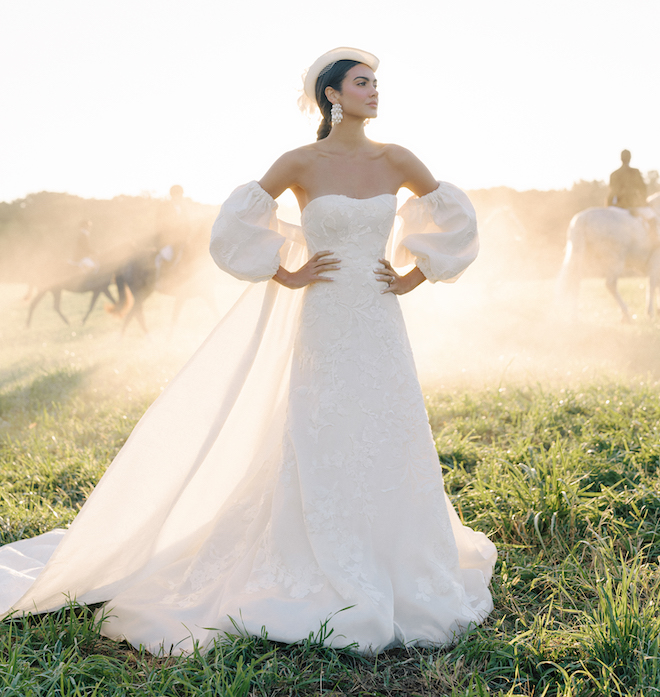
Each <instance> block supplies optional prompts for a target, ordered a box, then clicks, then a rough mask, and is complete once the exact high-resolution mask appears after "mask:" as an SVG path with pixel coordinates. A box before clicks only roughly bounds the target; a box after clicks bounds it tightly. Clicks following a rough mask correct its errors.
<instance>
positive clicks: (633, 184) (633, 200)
mask: <svg viewBox="0 0 660 697" xmlns="http://www.w3.org/2000/svg"><path fill="white" fill-rule="evenodd" d="M621 163H622V164H621V167H619V169H617V170H615V171H614V172H612V174H611V175H610V188H609V191H608V194H607V205H608V206H617V207H618V208H627V209H628V210H629V211H631V212H632V213H633V214H634V211H633V210H632V209H634V208H641V207H643V206H646V184H645V183H644V179H643V177H642V174H641V172H640V171H639V170H638V169H635V168H634V167H631V166H630V150H624V151H623V152H622V153H621Z"/></svg>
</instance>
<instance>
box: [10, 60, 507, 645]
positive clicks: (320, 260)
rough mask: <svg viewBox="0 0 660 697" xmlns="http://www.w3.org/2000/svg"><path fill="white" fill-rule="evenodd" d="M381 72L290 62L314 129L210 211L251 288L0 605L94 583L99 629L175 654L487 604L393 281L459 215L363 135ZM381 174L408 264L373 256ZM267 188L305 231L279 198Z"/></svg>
mask: <svg viewBox="0 0 660 697" xmlns="http://www.w3.org/2000/svg"><path fill="white" fill-rule="evenodd" d="M377 67H378V61H377V59H376V58H375V57H374V56H372V55H371V54H368V53H366V52H364V51H358V50H356V49H346V48H340V49H334V50H333V51H330V52H329V53H327V54H324V56H322V57H321V58H319V60H317V61H316V63H315V64H314V65H313V66H312V67H311V68H310V70H309V71H308V73H307V76H306V79H305V92H306V94H307V96H308V97H310V98H315V99H316V100H317V103H318V105H319V107H320V109H321V112H322V114H323V123H322V124H321V128H320V129H319V140H318V141H317V142H316V143H314V144H312V145H309V146H305V147H302V148H299V149H298V150H294V151H293V152H290V153H287V154H285V155H284V156H282V157H281V158H280V159H279V160H278V161H277V162H276V163H275V164H274V165H273V167H272V168H271V169H270V170H269V171H268V173H267V174H266V175H265V176H264V178H263V179H262V180H261V181H260V182H259V183H257V182H252V183H250V184H248V185H246V186H243V187H240V188H239V189H237V190H236V191H235V192H234V193H233V194H232V195H231V196H230V198H229V199H228V200H227V201H226V202H225V204H224V205H223V206H222V209H221V211H220V214H219V216H218V219H217V220H216V223H215V225H214V228H213V235H212V240H211V252H212V254H213V256H214V259H215V260H216V262H217V263H218V265H219V266H220V267H221V268H223V269H225V270H227V271H228V272H230V273H232V274H233V275H234V276H236V277H238V278H243V279H246V280H250V281H253V282H255V283H254V285H253V286H252V288H251V289H250V291H248V292H246V293H245V294H244V296H243V298H242V299H241V300H240V301H239V303H237V305H236V306H235V308H234V309H233V310H232V311H231V312H230V313H229V315H228V316H227V317H226V318H225V319H224V320H223V322H222V323H221V324H220V326H219V327H218V328H217V329H216V330H215V331H214V333H213V334H212V335H211V336H210V337H209V339H208V340H207V341H206V342H205V344H204V345H203V346H202V347H201V348H200V349H199V351H198V352H197V353H196V354H195V356H194V357H193V358H192V359H191V361H190V362H189V363H188V364H187V365H186V366H185V367H184V369H183V370H182V371H181V372H180V373H179V375H178V376H177V378H176V379H175V381H174V382H173V383H172V385H171V386H170V387H169V388H168V390H167V391H166V392H165V393H164V394H163V395H162V396H161V397H160V398H159V399H158V400H157V401H156V402H155V403H154V405H152V407H151V408H150V409H149V411H148V412H147V414H146V415H145V416H144V417H143V419H142V420H141V422H140V423H139V424H138V426H137V427H136V428H135V430H134V432H133V434H132V435H131V438H130V439H129V441H128V442H127V444H126V445H125V447H124V448H123V449H122V451H121V452H120V453H119V455H118V456H117V458H116V459H115V461H114V462H113V464H112V465H111V467H110V468H109V469H108V472H107V473H106V475H105V476H104V477H103V479H102V480H101V482H100V483H99V485H98V486H97V488H96V489H95V491H94V493H93V494H92V496H91V497H90V499H89V501H88V502H87V504H86V505H85V506H84V508H83V509H82V511H81V512H80V514H79V515H78V517H77V518H76V520H75V521H74V523H73V525H72V526H71V528H70V529H69V531H68V532H67V534H66V535H65V536H64V538H63V539H62V541H61V542H60V543H59V545H58V547H57V550H56V552H55V553H54V554H53V555H52V558H51V559H50V562H49V563H48V565H47V566H46V568H45V570H44V572H43V573H42V574H41V575H40V576H39V577H38V579H37V580H36V581H35V582H34V583H31V581H30V580H27V581H26V584H27V585H29V588H28V589H27V592H26V593H25V595H23V597H22V598H20V600H15V601H12V602H11V603H9V604H7V602H6V600H5V606H6V607H8V606H9V605H12V606H13V607H14V609H15V610H33V609H36V610H38V611H45V610H49V609H52V608H54V607H58V606H59V605H61V604H62V602H63V600H62V599H63V593H68V594H69V595H70V596H74V597H76V598H77V599H78V600H79V601H82V602H88V603H89V602H99V601H106V600H110V602H109V603H108V605H107V607H106V609H105V610H104V612H105V614H106V615H109V617H108V619H107V620H106V621H105V623H104V625H103V631H104V633H105V634H106V635H107V636H110V637H113V638H118V639H119V638H126V639H128V641H130V642H131V643H133V644H134V645H139V644H142V645H144V646H146V647H147V648H148V649H149V650H151V651H159V650H161V649H164V650H165V651H170V650H172V651H175V652H183V651H189V650H190V649H191V648H192V646H193V645H194V643H195V642H197V643H199V645H200V646H201V647H202V648H203V649H204V648H207V647H209V646H211V645H212V643H213V640H214V639H216V638H217V637H218V635H219V634H221V633H222V632H235V631H237V630H238V631H242V632H245V633H246V634H257V635H258V634H260V633H261V631H262V628H264V627H265V629H266V631H267V632H268V635H269V637H270V638H272V639H276V640H280V641H286V642H293V641H297V640H301V639H304V638H306V637H307V636H309V634H310V633H316V632H318V631H319V630H320V628H321V625H322V624H323V623H325V622H326V621H327V630H328V631H331V634H330V636H329V638H328V641H329V643H332V645H334V646H345V645H348V644H354V643H355V644H357V646H358V648H359V650H360V651H363V652H365V653H376V652H379V651H381V650H383V649H386V648H388V647H390V646H395V645H401V644H408V643H416V644H422V645H426V644H446V643H450V642H452V641H453V640H454V638H455V637H456V636H457V635H458V634H460V633H461V632H462V631H464V630H465V629H466V628H467V627H468V626H469V625H470V624H472V623H475V622H480V621H482V620H483V619H484V618H485V617H486V616H487V614H488V613H489V612H490V610H491V608H492V602H491V597H490V593H489V591H488V582H489V580H490V575H491V572H492V567H493V564H494V561H495V556H496V553H495V549H494V547H493V545H492V544H491V543H490V542H489V541H488V539H487V538H486V537H485V536H484V535H483V534H481V533H475V532H473V531H471V530H469V529H468V528H466V527H464V526H463V525H461V523H460V521H459V520H458V518H457V516H456V514H455V512H454V511H453V509H452V507H451V504H450V503H449V501H448V499H447V498H446V496H445V494H444V490H443V484H442V474H441V470H440V466H439V463H438V458H437V454H436V452H435V447H434V443H433V438H432V434H431V431H430V427H429V424H428V419H427V416H426V412H425V409H424V403H423V399H422V395H421V390H420V387H419V383H418V382H417V378H416V375H415V368H414V363H413V359H412V354H411V351H410V346H409V344H408V340H407V337H406V333H405V327H404V325H403V320H402V316H401V312H400V309H399V305H398V301H397V299H396V297H395V295H397V294H402V293H406V292H408V291H410V290H412V289H413V288H414V287H416V286H417V285H419V284H420V283H422V282H423V281H424V280H425V279H429V280H431V281H437V280H444V281H450V280H454V279H455V278H456V277H457V276H458V275H460V273H461V272H462V271H463V270H464V269H465V267H466V266H467V265H468V264H469V263H470V262H471V261H472V260H473V259H474V257H475V256H476V250H477V243H476V227H475V222H474V211H473V209H472V206H471V205H470V203H469V201H468V199H467V198H466V197H465V195H464V194H463V193H462V192H460V191H459V190H458V189H456V188H455V187H453V186H451V185H449V184H442V183H441V184H438V183H437V182H435V181H434V180H433V179H432V177H431V175H430V174H429V172H428V170H427V169H426V168H425V167H424V165H422V164H421V163H420V162H419V160H417V159H416V158H415V157H414V156H413V155H412V154H410V153H409V152H407V151H406V150H404V149H402V148H399V147H396V146H392V145H381V144H378V143H374V142H372V141H369V140H368V139H367V138H366V137H365V134H364V121H365V120H366V119H367V118H372V117H374V116H376V112H377V106H378V92H377V89H376V80H375V75H374V72H375V70H376V68H377ZM401 186H406V187H408V188H410V189H412V191H413V192H414V193H416V194H417V195H418V196H419V198H415V199H411V200H410V201H409V202H408V203H407V204H406V205H405V206H404V207H403V208H402V209H401V211H400V215H401V217H402V219H403V228H402V233H401V234H402V239H401V241H400V242H399V244H398V246H397V248H396V254H395V258H396V261H397V263H398V264H401V265H405V264H408V263H410V262H412V261H415V260H416V266H415V267H414V268H413V269H412V270H411V271H409V272H408V273H407V274H405V275H403V276H401V275H399V274H398V273H397V272H396V271H395V270H394V268H393V267H392V266H391V264H390V263H389V262H388V261H387V260H386V254H385V251H386V245H387V241H388V238H389V235H390V231H391V229H392V226H393V223H394V218H395V213H396V210H395V203H396V198H395V193H396V192H397V191H398V189H399V188H400V187H401ZM287 188H291V189H292V190H293V192H294V193H295V195H296V196H297V198H298V201H299V203H300V207H301V209H302V230H300V229H299V228H296V227H295V226H291V225H287V224H284V223H282V222H280V221H278V220H277V218H276V216H275V210H276V207H277V204H276V203H275V201H274V198H275V197H277V196H279V195H280V194H281V193H282V192H283V191H284V190H285V189H287ZM310 255H311V256H310ZM307 257H309V259H308V260H307V261H305V259H306V258H307ZM271 279H272V280H274V281H275V283H258V282H259V281H268V280H271ZM301 288H302V289H304V290H303V291H302V292H301V291H300V289H301ZM43 537H46V536H42V538H43ZM37 539H40V538H37ZM30 543H32V541H24V542H21V543H17V545H19V546H20V545H25V544H30ZM9 547H12V548H14V547H15V546H14V545H10V546H9ZM48 555H49V553H44V554H43V555H42V556H43V557H46V556H48ZM30 583H31V585H30ZM15 597H16V598H17V597H18V596H17V595H16V592H15Z"/></svg>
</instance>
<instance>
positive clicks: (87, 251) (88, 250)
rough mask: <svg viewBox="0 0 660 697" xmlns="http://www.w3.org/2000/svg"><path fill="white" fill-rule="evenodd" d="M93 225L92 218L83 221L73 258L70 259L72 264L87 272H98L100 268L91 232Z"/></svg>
mask: <svg viewBox="0 0 660 697" xmlns="http://www.w3.org/2000/svg"><path fill="white" fill-rule="evenodd" d="M91 227H92V222H91V220H83V221H81V223H80V226H79V228H78V235H77V237H76V245H75V249H74V253H73V258H72V259H70V260H69V263H70V264H72V265H73V266H77V267H78V268H79V269H80V270H81V271H83V272H84V273H86V274H88V273H98V270H99V263H98V261H96V259H95V256H96V253H95V250H94V247H93V246H92V241H91V233H90V231H89V229H90V228H91Z"/></svg>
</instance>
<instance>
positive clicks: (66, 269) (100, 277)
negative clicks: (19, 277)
mask: <svg viewBox="0 0 660 697" xmlns="http://www.w3.org/2000/svg"><path fill="white" fill-rule="evenodd" d="M56 278H57V280H55V281H52V282H50V283H47V284H45V285H42V286H41V287H39V284H38V283H35V284H34V285H35V286H36V287H37V288H38V290H37V294H36V295H35V296H34V298H33V299H32V302H31V303H30V309H29V310H28V317H27V323H26V327H29V326H30V322H31V321H32V313H33V312H34V309H35V308H36V306H37V305H38V304H39V301H40V300H41V298H43V297H44V295H46V293H49V292H50V293H52V294H53V308H54V309H55V312H57V314H58V315H59V316H60V317H61V318H62V319H63V320H64V322H65V324H69V320H68V319H67V318H66V316H65V315H64V313H63V312H62V310H61V309H60V302H61V299H62V291H63V290H68V291H69V292H71V293H92V299H91V301H90V303H89V309H88V310H87V314H86V315H85V317H84V318H83V321H82V323H83V324H85V322H86V321H87V318H88V317H89V316H90V314H91V313H92V310H93V309H94V305H95V304H96V301H97V300H98V297H99V295H101V293H103V294H104V295H105V296H106V297H107V298H109V299H110V300H111V301H112V302H113V303H114V302H115V299H114V298H113V297H112V294H111V293H110V285H111V283H112V282H113V281H114V270H113V269H105V268H103V267H102V268H101V269H99V270H98V271H94V270H83V269H81V268H79V267H78V266H75V265H74V264H67V263H63V264H61V266H60V268H59V269H58V273H57V276H56Z"/></svg>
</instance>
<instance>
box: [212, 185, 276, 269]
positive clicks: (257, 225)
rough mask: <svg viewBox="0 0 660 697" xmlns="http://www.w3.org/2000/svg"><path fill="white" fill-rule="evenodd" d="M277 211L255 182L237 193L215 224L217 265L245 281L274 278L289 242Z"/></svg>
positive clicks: (242, 187)
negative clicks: (282, 250)
mask: <svg viewBox="0 0 660 697" xmlns="http://www.w3.org/2000/svg"><path fill="white" fill-rule="evenodd" d="M276 210H277V203H276V202H275V201H274V200H273V198H272V197H271V196H270V195H269V194H268V193H266V192H265V191H264V190H263V189H262V188H261V186H259V184H258V183H257V182H256V181H253V182H250V183H249V184H245V185H244V186H239V187H238V189H235V190H234V192H233V193H232V194H231V196H230V197H229V198H228V199H227V200H226V201H225V202H224V203H223V204H222V208H221V209H220V213H219V214H218V217H217V218H216V221H215V223H213V230H212V232H211V256H212V257H213V260H214V261H215V263H216V264H217V265H218V266H219V267H220V268H221V269H222V270H223V271H226V272H227V273H230V274H231V275H232V276H235V277H236V278H239V279H241V280H243V281H253V282H257V281H267V280H268V279H270V278H272V277H273V275H274V274H275V272H276V271H277V269H278V267H279V266H280V263H281V259H280V249H281V247H282V245H283V244H284V243H285V241H286V237H285V236H284V235H283V234H281V232H280V223H279V221H278V220H277V216H276V214H275V211H276Z"/></svg>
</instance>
